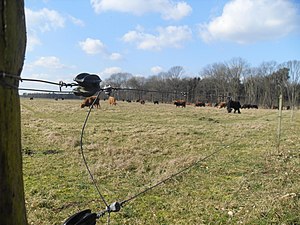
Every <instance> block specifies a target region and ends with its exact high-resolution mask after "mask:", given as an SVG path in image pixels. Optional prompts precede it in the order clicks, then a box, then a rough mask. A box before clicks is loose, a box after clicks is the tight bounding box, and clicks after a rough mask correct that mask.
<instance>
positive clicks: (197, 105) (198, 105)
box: [195, 102, 205, 107]
mask: <svg viewBox="0 0 300 225" xmlns="http://www.w3.org/2000/svg"><path fill="white" fill-rule="evenodd" d="M195 107H205V103H204V102H196V103H195Z"/></svg>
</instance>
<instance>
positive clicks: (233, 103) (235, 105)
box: [227, 100, 241, 113]
mask: <svg viewBox="0 0 300 225" xmlns="http://www.w3.org/2000/svg"><path fill="white" fill-rule="evenodd" d="M240 108H241V104H240V102H239V101H232V100H229V101H228V102H227V111H228V113H231V111H232V109H234V112H233V113H235V112H236V111H238V113H241V111H240Z"/></svg>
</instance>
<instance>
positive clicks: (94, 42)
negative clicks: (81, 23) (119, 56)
mask: <svg viewBox="0 0 300 225" xmlns="http://www.w3.org/2000/svg"><path fill="white" fill-rule="evenodd" d="M79 45H80V47H81V49H82V50H83V51H84V52H85V53H87V54H90V55H95V54H98V53H105V51H106V50H105V46H104V44H103V43H102V42H101V41H100V40H98V39H92V38H87V39H86V40H85V41H81V42H79Z"/></svg>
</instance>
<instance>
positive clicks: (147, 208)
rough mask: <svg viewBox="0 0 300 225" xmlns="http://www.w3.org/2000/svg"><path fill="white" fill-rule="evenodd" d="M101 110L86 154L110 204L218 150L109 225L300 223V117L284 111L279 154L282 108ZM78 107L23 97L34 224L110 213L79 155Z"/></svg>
mask: <svg viewBox="0 0 300 225" xmlns="http://www.w3.org/2000/svg"><path fill="white" fill-rule="evenodd" d="M101 104H102V106H101V109H95V110H93V111H92V113H91V116H90V118H89V120H88V124H87V126H86V129H85V133H84V139H83V142H84V146H83V149H84V152H85V155H86V158H87V161H88V164H89V166H90V169H91V171H92V173H93V174H94V176H95V179H96V182H97V185H98V186H99V188H100V190H101V192H102V194H103V195H104V197H105V199H106V201H107V202H108V203H112V202H114V201H122V200H124V199H126V198H128V197H129V196H132V195H134V194H136V193H138V192H140V191H142V190H144V189H145V188H146V187H148V186H149V185H151V184H155V183H156V182H158V181H160V180H162V179H164V178H166V177H168V176H170V175H171V174H173V173H175V172H177V171H179V170H181V169H183V168H185V167H187V166H189V165H191V164H192V163H194V162H196V161H197V160H199V159H201V158H203V157H205V156H207V155H209V154H210V153H212V152H214V151H218V150H220V152H218V154H215V155H214V156H212V157H211V158H209V159H207V160H205V161H203V162H201V163H198V164H196V165H195V166H194V167H192V168H191V169H189V170H188V171H186V172H184V173H183V174H182V175H180V176H177V177H176V178H174V179H172V180H170V181H168V182H167V183H165V184H163V185H161V186H159V187H157V188H155V189H154V190H152V191H150V192H147V193H146V194H145V195H142V196H140V197H139V198H137V199H135V200H134V201H131V202H129V203H128V204H127V205H125V207H124V208H122V209H121V211H120V212H118V213H114V214H111V224H271V223H274V224H299V223H300V216H299V215H300V210H299V209H300V205H299V203H300V192H299V186H300V152H299V149H300V137H299V132H300V115H299V112H295V117H294V120H293V121H291V119H290V112H289V111H284V112H283V121H282V136H281V144H280V149H279V151H278V149H277V148H276V144H277V142H276V131H277V121H278V114H277V111H276V110H275V111H274V110H266V109H259V110H242V114H228V113H226V110H225V109H216V108H209V107H206V108H195V107H193V106H188V107H187V108H185V109H182V108H175V106H174V105H171V104H160V105H154V104H153V103H146V104H145V105H141V104H138V103H127V102H118V105H117V106H109V105H108V103H107V102H101ZM79 105H80V101H77V100H64V101H54V100H41V99H35V100H33V101H29V100H27V99H22V100H21V106H22V132H23V136H22V142H23V143H22V145H23V149H24V155H23V162H24V163H23V167H24V181H25V194H26V203H27V210H28V220H29V223H30V224H61V223H62V221H63V220H64V219H65V218H67V217H68V216H69V215H71V214H73V213H75V212H78V211H79V210H83V209H86V208H90V209H92V211H100V210H103V209H105V206H104V204H103V203H102V201H101V200H100V197H99V196H98V195H97V192H96V190H95V188H94V186H93V185H92V183H91V181H90V178H89V176H88V174H87V171H86V169H85V166H84V164H83V160H82V157H81V155H80V141H79V140H80V133H81V128H82V125H83V122H84V119H85V116H86V114H87V108H85V109H80V107H79ZM105 221H106V218H102V219H100V221H99V224H101V223H105Z"/></svg>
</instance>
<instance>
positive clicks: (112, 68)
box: [100, 67, 122, 80]
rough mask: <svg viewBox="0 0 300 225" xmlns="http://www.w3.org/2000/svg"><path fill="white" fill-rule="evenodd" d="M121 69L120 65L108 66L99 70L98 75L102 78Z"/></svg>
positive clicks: (119, 71)
mask: <svg viewBox="0 0 300 225" xmlns="http://www.w3.org/2000/svg"><path fill="white" fill-rule="evenodd" d="M121 72H122V69H121V68H120V67H108V68H106V69H104V70H103V71H102V72H100V77H101V79H102V80H104V79H106V78H108V77H110V75H112V74H115V73H121Z"/></svg>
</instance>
